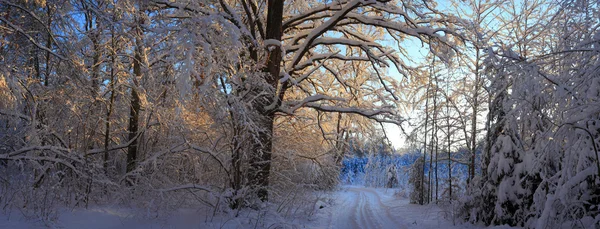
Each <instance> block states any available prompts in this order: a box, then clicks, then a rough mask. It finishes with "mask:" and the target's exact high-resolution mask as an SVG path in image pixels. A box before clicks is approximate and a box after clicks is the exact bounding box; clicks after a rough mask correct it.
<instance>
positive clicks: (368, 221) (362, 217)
mask: <svg viewBox="0 0 600 229" xmlns="http://www.w3.org/2000/svg"><path fill="white" fill-rule="evenodd" d="M339 197H340V199H339V200H338V203H339V205H338V206H335V210H333V211H332V213H331V215H330V219H329V225H328V228H382V229H384V228H394V229H400V228H408V226H407V224H406V223H405V222H403V221H402V220H401V219H400V218H395V217H392V216H391V215H390V210H389V207H388V206H386V205H385V204H383V202H382V201H381V197H380V196H379V194H378V193H377V192H375V191H374V190H373V189H370V188H363V187H350V188H348V190H347V191H346V192H344V193H343V194H341V195H340V196H339Z"/></svg>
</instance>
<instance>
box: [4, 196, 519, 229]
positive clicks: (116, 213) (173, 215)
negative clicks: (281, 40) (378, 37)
mask: <svg viewBox="0 0 600 229" xmlns="http://www.w3.org/2000/svg"><path fill="white" fill-rule="evenodd" d="M394 193H395V190H394V189H376V188H365V187H361V186H344V187H342V188H341V189H340V190H339V191H337V192H333V193H331V201H330V202H329V203H325V202H318V203H317V205H316V206H315V207H316V208H317V209H318V210H317V212H316V214H315V215H314V216H313V217H309V218H308V219H284V218H281V217H278V215H277V214H275V213H272V212H261V213H258V212H257V211H246V212H244V211H243V212H240V214H239V215H238V217H235V216H234V214H233V213H229V214H226V213H217V214H213V213H214V212H213V211H211V210H210V209H208V208H207V209H204V210H186V209H180V210H177V211H172V212H169V213H168V215H166V216H165V215H163V216H160V217H156V216H153V215H152V214H150V213H148V212H142V211H133V210H131V209H122V208H89V209H76V210H72V211H71V210H69V211H67V210H65V211H63V212H62V213H61V214H60V215H59V216H58V218H57V220H55V221H54V222H53V223H42V222H40V221H36V220H35V219H29V220H25V219H24V218H23V217H22V216H21V214H19V213H18V212H13V213H12V214H11V215H6V214H3V215H0V228H15V229H19V228H48V227H50V228H88V229H94V228H98V229H100V228H117V229H119V228H133V229H136V228H140V229H141V228H315V229H316V228H319V229H321V228H332V229H333V228H344V229H350V228H390V229H392V228H393V229H406V228H423V229H427V228H450V229H453V228H454V229H459V228H468V229H475V228H482V227H479V226H475V225H468V224H467V225H458V224H453V223H452V222H451V221H450V220H447V219H446V218H448V217H446V215H447V214H448V213H447V212H445V211H443V210H442V209H440V208H439V207H437V206H435V205H428V206H421V205H415V204H410V203H409V201H408V199H406V198H399V197H397V196H395V195H394ZM257 222H258V223H257ZM495 228H510V227H495Z"/></svg>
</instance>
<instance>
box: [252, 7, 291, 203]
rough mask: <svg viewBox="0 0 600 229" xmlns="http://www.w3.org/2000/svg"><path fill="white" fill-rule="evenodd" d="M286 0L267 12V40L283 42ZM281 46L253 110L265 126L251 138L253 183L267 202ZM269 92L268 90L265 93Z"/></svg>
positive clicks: (274, 53) (271, 56) (269, 64)
mask: <svg viewBox="0 0 600 229" xmlns="http://www.w3.org/2000/svg"><path fill="white" fill-rule="evenodd" d="M283 6H284V0H269V2H268V9H269V11H268V12H267V31H266V37H265V39H274V40H278V41H281V36H282V33H283V31H282V28H281V26H282V23H283ZM281 58H282V56H281V47H279V46H276V47H275V48H274V49H272V50H271V51H269V53H268V59H267V64H266V67H265V68H264V69H263V72H265V73H266V74H265V76H264V80H265V82H266V83H267V84H268V85H269V87H270V88H256V89H254V90H258V91H255V92H256V95H258V94H262V95H261V96H260V97H259V98H257V99H254V100H253V102H252V109H253V110H254V111H255V112H256V113H257V115H258V116H257V118H256V120H254V121H255V122H256V124H257V125H258V126H259V127H260V128H261V129H260V130H258V131H257V132H258V133H256V135H257V136H256V137H254V138H251V139H252V144H251V153H252V156H251V157H250V169H251V171H250V185H251V186H252V187H253V188H256V194H257V196H258V198H259V199H260V200H261V201H267V200H268V198H269V194H268V189H267V188H268V186H269V174H270V171H271V150H272V148H273V121H274V120H275V111H274V109H269V107H275V106H272V105H275V103H277V101H276V89H277V82H278V80H279V71H280V68H281ZM264 92H267V93H264Z"/></svg>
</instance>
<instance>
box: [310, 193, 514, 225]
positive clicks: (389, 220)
mask: <svg viewBox="0 0 600 229" xmlns="http://www.w3.org/2000/svg"><path fill="white" fill-rule="evenodd" d="M394 193H395V190H394V189H376V188H366V187H361V186H344V187H343V188H342V189H341V190H340V191H338V192H336V193H335V195H334V200H335V201H334V202H335V204H334V205H333V206H330V207H329V208H323V209H321V210H322V211H321V212H319V213H318V214H317V217H316V221H314V222H312V224H311V225H308V228H382V229H384V228H390V229H391V228H394V229H407V228H422V229H428V228H450V229H459V228H469V229H475V228H484V227H481V226H476V225H469V224H466V225H464V224H463V225H459V224H453V223H452V221H450V220H447V219H445V215H447V214H448V213H446V212H444V211H443V210H442V209H440V208H439V207H437V206H435V205H429V206H421V205H416V204H410V203H409V200H408V199H406V198H398V197H397V196H395V195H394ZM494 228H497V229H500V228H510V227H494Z"/></svg>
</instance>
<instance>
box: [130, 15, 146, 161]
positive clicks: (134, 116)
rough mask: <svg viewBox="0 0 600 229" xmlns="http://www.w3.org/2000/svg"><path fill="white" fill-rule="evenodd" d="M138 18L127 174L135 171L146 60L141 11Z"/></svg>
mask: <svg viewBox="0 0 600 229" xmlns="http://www.w3.org/2000/svg"><path fill="white" fill-rule="evenodd" d="M139 11H140V12H139V18H138V20H137V25H136V29H135V30H136V38H135V42H136V47H135V55H134V58H133V80H132V87H131V98H130V107H129V128H128V132H129V141H130V142H131V144H130V145H129V146H128V147H127V172H128V173H129V172H131V171H133V170H134V169H135V167H136V164H137V160H138V131H139V119H140V109H141V104H140V96H139V94H138V93H139V92H138V88H137V87H138V86H139V79H141V78H142V61H143V60H145V59H146V57H145V52H144V47H143V37H142V36H143V32H142V28H141V24H143V23H144V21H143V20H144V19H143V15H142V14H143V10H142V9H139Z"/></svg>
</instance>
